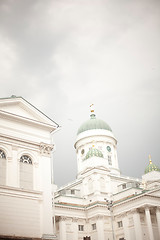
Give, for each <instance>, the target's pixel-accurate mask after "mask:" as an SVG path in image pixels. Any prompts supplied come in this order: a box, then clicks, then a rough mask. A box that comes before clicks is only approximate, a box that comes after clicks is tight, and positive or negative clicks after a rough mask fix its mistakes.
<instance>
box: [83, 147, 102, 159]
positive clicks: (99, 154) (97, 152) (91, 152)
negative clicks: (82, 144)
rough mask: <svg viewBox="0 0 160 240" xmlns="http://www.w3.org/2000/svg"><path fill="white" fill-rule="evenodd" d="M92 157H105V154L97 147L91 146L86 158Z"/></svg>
mask: <svg viewBox="0 0 160 240" xmlns="http://www.w3.org/2000/svg"><path fill="white" fill-rule="evenodd" d="M91 157H101V158H103V154H102V152H101V151H100V150H98V149H96V148H91V149H90V150H89V151H88V152H87V154H86V157H85V160H87V159H88V158H91Z"/></svg>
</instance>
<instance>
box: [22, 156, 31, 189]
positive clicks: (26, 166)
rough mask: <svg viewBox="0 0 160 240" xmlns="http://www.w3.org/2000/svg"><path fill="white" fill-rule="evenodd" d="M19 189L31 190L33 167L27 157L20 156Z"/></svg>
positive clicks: (29, 158)
mask: <svg viewBox="0 0 160 240" xmlns="http://www.w3.org/2000/svg"><path fill="white" fill-rule="evenodd" d="M20 187H21V188H24V189H33V165H32V159H31V157H29V156H28V155H22V156H21V158H20Z"/></svg>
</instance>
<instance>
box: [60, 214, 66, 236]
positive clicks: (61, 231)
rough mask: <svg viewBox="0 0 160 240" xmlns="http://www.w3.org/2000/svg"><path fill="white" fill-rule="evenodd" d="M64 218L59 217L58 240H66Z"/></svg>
mask: <svg viewBox="0 0 160 240" xmlns="http://www.w3.org/2000/svg"><path fill="white" fill-rule="evenodd" d="M65 221H66V217H60V221H59V240H66V222H65Z"/></svg>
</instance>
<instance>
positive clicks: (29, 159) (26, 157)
mask: <svg viewBox="0 0 160 240" xmlns="http://www.w3.org/2000/svg"><path fill="white" fill-rule="evenodd" d="M20 162H23V163H29V164H32V159H31V158H30V157H29V156H28V155H23V156H22V157H21V158H20Z"/></svg>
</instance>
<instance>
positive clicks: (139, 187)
mask: <svg viewBox="0 0 160 240" xmlns="http://www.w3.org/2000/svg"><path fill="white" fill-rule="evenodd" d="M75 150H76V153H77V165H78V173H77V179H76V180H75V181H73V182H71V183H69V184H67V185H66V186H64V187H61V188H59V189H58V190H57V192H56V193H55V221H56V234H57V236H58V239H59V240H159V239H160V170H159V169H158V167H156V166H155V165H154V164H153V163H152V161H151V159H150V162H149V165H148V166H147V168H146V171H145V174H144V175H143V176H142V179H137V178H131V177H128V176H122V175H121V174H120V169H119V166H118V158H117V140H116V138H115V137H114V134H113V132H112V130H111V128H110V127H109V126H108V124H106V123H105V122H104V121H102V120H100V119H97V118H96V116H95V114H94V111H93V110H92V111H91V116H90V119H89V120H88V121H86V122H84V123H83V124H82V125H81V126H80V128H79V129H78V133H77V139H76V142H75Z"/></svg>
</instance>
